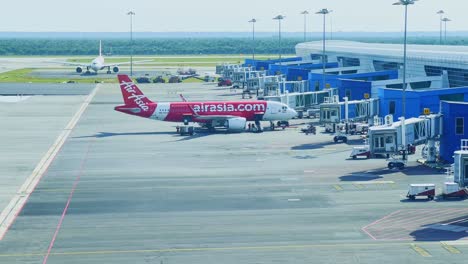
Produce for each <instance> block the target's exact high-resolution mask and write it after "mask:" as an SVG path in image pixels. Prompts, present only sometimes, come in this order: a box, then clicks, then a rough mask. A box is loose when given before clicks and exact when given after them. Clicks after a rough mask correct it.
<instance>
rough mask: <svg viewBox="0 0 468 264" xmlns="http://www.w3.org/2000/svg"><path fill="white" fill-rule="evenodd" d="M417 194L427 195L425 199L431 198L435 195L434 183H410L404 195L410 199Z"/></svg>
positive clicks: (413, 198) (414, 197)
mask: <svg viewBox="0 0 468 264" xmlns="http://www.w3.org/2000/svg"><path fill="white" fill-rule="evenodd" d="M417 196H427V199H429V200H433V199H434V196H435V184H432V183H422V184H410V186H409V190H408V194H407V195H406V197H408V198H409V199H410V200H415V199H416V197H417Z"/></svg>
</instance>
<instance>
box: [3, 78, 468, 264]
mask: <svg viewBox="0 0 468 264" xmlns="http://www.w3.org/2000/svg"><path fill="white" fill-rule="evenodd" d="M142 89H143V90H144V92H146V93H147V94H148V95H149V97H151V98H153V99H158V100H165V101H168V100H178V95H177V94H176V92H183V93H184V94H185V95H186V97H188V98H195V99H200V98H203V99H218V100H226V99H230V98H234V97H236V98H238V97H239V96H238V95H237V96H229V95H230V94H229V91H227V90H220V89H216V88H214V87H213V86H210V85H203V86H200V85H197V84H177V85H166V86H164V85H144V86H142ZM220 95H224V96H220ZM195 99H194V100H195ZM120 102H121V95H120V94H119V91H118V89H116V88H115V87H113V86H112V85H103V86H102V87H101V88H100V89H99V92H98V94H97V95H96V97H94V99H93V101H92V103H91V104H90V105H89V106H88V108H87V109H86V111H85V113H84V114H83V116H82V117H81V119H80V121H79V122H78V124H77V126H76V127H75V128H74V130H73V132H72V134H71V136H70V137H69V138H68V140H67V141H66V143H65V145H64V146H63V148H62V150H61V151H60V152H59V154H58V155H57V157H56V158H55V160H54V162H53V163H52V165H51V167H50V168H49V170H48V171H47V173H46V174H45V175H44V177H43V179H42V180H41V182H40V183H39V185H38V187H37V188H36V190H35V192H34V193H33V194H32V196H31V197H30V199H29V201H28V203H27V204H26V206H25V208H24V209H23V210H22V212H21V214H20V215H19V216H18V218H17V219H16V222H15V223H14V225H13V226H12V228H11V229H10V230H9V232H8V233H7V235H6V236H5V238H4V239H3V240H2V241H1V242H0V262H1V263H11V262H13V261H15V262H16V263H274V262H278V263H377V262H379V263H428V262H429V263H442V262H443V263H447V262H449V263H450V262H451V263H453V262H460V261H462V260H463V259H464V258H466V252H468V246H467V245H466V244H464V239H465V237H464V236H461V237H459V238H458V239H457V240H458V244H457V245H454V246H453V245H452V246H451V248H450V247H448V246H447V245H445V244H441V243H440V242H438V241H435V242H434V241H431V242H428V241H426V240H423V239H419V238H418V237H417V232H416V233H415V231H417V230H418V229H422V228H424V227H422V226H414V225H413V226H412V227H411V230H407V229H405V226H404V225H402V226H401V227H400V228H397V230H396V231H397V232H399V234H404V235H406V236H407V237H405V239H403V240H385V239H383V240H374V239H373V238H372V237H371V236H369V235H368V234H367V233H366V232H364V231H363V230H362V228H363V227H365V226H367V225H369V224H371V223H373V222H375V221H377V220H379V219H382V218H383V217H386V216H387V215H389V214H391V213H394V212H396V211H398V210H400V211H401V210H403V211H404V210H411V211H412V212H414V210H415V209H424V210H426V211H427V212H428V213H427V214H426V215H425V216H424V215H423V216H424V217H426V218H429V219H430V217H431V215H432V214H438V213H439V212H442V211H444V210H447V209H453V210H459V209H460V208H466V202H465V201H453V202H437V201H431V202H428V201H419V202H407V201H406V200H405V199H404V195H405V194H406V190H407V184H408V183H413V182H422V181H424V182H434V183H437V184H438V185H439V186H440V184H441V183H442V182H443V181H444V175H443V174H442V173H440V172H437V171H433V170H430V169H426V168H423V167H420V166H418V165H417V163H416V162H414V161H412V162H410V168H409V169H407V170H404V171H402V172H400V171H389V170H387V169H385V165H386V163H385V161H384V160H358V161H355V160H350V159H348V155H349V153H350V149H351V148H352V145H346V144H333V143H331V136H329V135H326V134H321V133H319V134H318V135H316V136H311V135H309V136H305V135H303V134H299V132H298V130H296V129H294V128H293V129H287V130H285V131H276V132H265V133H262V134H251V133H243V134H224V133H218V134H214V135H207V134H203V133H200V134H197V135H196V136H194V137H181V136H178V135H176V134H175V133H174V132H175V128H174V126H175V124H170V123H161V122H152V121H149V120H145V119H140V118H136V117H132V116H126V115H123V114H121V113H117V112H114V111H113V106H114V105H115V104H118V103H120ZM352 142H356V143H359V142H358V141H357V140H356V141H352ZM412 215H413V216H414V217H418V218H419V219H420V218H421V217H422V215H421V214H416V215H415V214H414V213H413V214H412ZM451 216H452V215H451ZM434 221H435V222H436V221H440V217H439V218H437V219H435V220H434ZM426 222H427V221H425V222H424V223H426ZM429 222H430V221H429ZM433 224H436V223H433ZM393 228H394V227H393ZM411 234H415V235H413V236H412V235H411ZM460 241H462V243H460ZM448 248H449V249H451V250H449V249H448ZM454 249H456V250H458V252H459V253H456V252H457V251H455V250H454Z"/></svg>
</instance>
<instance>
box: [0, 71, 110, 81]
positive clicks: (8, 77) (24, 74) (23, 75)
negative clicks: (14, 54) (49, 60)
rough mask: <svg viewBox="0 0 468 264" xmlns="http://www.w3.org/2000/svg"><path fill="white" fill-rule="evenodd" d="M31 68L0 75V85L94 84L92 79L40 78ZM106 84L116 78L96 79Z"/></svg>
mask: <svg viewBox="0 0 468 264" xmlns="http://www.w3.org/2000/svg"><path fill="white" fill-rule="evenodd" d="M33 70H34V69H32V68H26V69H19V70H13V71H9V72H4V73H0V83H63V82H67V81H75V82H77V83H94V81H95V80H94V79H90V78H71V79H68V78H41V77H36V76H33V75H31V73H32V71H33ZM97 80H99V81H103V82H106V83H116V82H117V80H116V78H109V79H107V78H106V79H100V78H99V79H97Z"/></svg>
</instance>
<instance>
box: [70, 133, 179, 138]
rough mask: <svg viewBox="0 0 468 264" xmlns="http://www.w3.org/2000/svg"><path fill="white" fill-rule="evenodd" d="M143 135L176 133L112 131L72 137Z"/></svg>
mask: <svg viewBox="0 0 468 264" xmlns="http://www.w3.org/2000/svg"><path fill="white" fill-rule="evenodd" d="M145 135H176V133H175V132H126V133H113V132H99V133H97V134H94V135H90V136H80V137H73V138H107V137H116V136H145Z"/></svg>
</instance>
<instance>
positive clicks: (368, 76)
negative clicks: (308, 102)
mask: <svg viewBox="0 0 468 264" xmlns="http://www.w3.org/2000/svg"><path fill="white" fill-rule="evenodd" d="M396 78H398V71H394V70H388V71H378V72H365V73H354V74H341V75H333V74H326V75H325V83H328V84H330V87H332V88H335V87H338V84H339V83H338V82H339V79H349V80H360V81H368V82H372V81H382V80H390V79H396ZM308 80H309V82H310V89H311V90H312V91H314V90H317V89H318V90H322V89H323V88H324V85H323V77H322V74H321V73H309V78H308Z"/></svg>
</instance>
